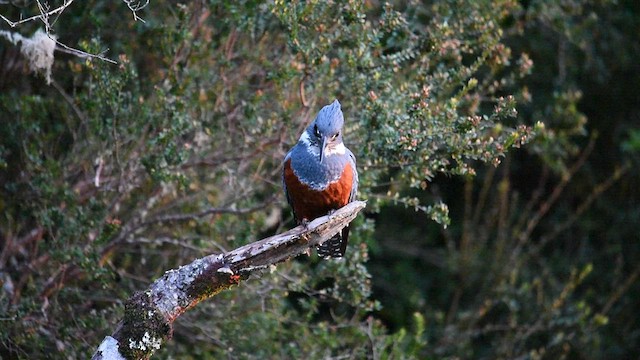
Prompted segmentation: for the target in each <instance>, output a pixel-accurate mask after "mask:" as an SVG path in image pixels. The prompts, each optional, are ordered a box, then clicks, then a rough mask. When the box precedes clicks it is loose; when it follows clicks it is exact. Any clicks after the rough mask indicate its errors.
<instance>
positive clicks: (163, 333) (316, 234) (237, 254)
mask: <svg viewBox="0 0 640 360" xmlns="http://www.w3.org/2000/svg"><path fill="white" fill-rule="evenodd" d="M365 205H366V203H365V202H363V201H354V202H352V203H350V204H348V205H347V206H345V207H343V208H341V209H339V210H337V211H336V212H335V213H333V214H331V215H327V216H323V217H320V218H317V219H315V220H313V221H312V222H311V223H309V224H308V225H307V227H306V228H305V227H304V226H298V227H296V228H294V229H292V230H289V231H287V232H284V233H282V234H278V235H274V236H272V237H269V238H265V239H262V240H259V241H256V242H253V243H251V244H247V245H245V246H242V247H240V248H238V249H235V250H233V251H230V252H228V253H226V254H212V255H208V256H206V257H204V258H201V259H197V260H195V261H194V262H192V263H191V264H189V265H185V266H181V267H180V268H178V269H173V270H169V271H167V272H166V273H165V274H164V275H163V276H162V277H161V278H160V279H158V280H156V281H155V282H154V283H153V284H151V286H150V287H149V288H148V289H147V290H145V291H142V292H137V293H136V294H134V295H133V296H132V297H131V298H129V300H127V302H126V304H125V311H124V317H123V319H122V320H121V321H120V324H119V325H118V328H117V329H116V330H115V332H114V333H113V335H112V336H107V337H105V339H104V340H103V341H102V344H100V347H99V348H98V350H97V351H96V353H95V354H94V355H93V359H94V360H98V359H100V360H107V359H148V358H149V357H151V355H152V354H153V352H154V351H155V350H157V349H159V348H160V346H161V345H162V342H163V341H165V340H167V339H169V338H170V337H171V332H172V324H173V322H174V321H175V319H177V318H178V317H179V316H180V315H181V314H182V313H184V312H185V311H187V310H188V309H190V308H192V307H194V306H196V305H197V304H198V303H200V302H201V301H203V300H205V299H208V298H210V297H212V296H214V295H216V294H217V293H219V292H221V291H223V290H226V289H228V288H230V287H231V286H233V285H236V284H238V283H240V281H241V280H245V279H247V278H248V277H249V276H250V275H251V274H252V273H254V272H255V271H256V270H262V269H265V268H268V267H269V266H271V265H274V264H277V263H280V262H282V261H285V260H288V259H290V258H293V257H295V256H298V255H300V254H303V253H305V252H306V251H307V250H308V249H310V248H313V247H315V246H317V245H320V244H322V243H323V242H324V241H326V240H328V239H330V238H331V237H333V236H334V235H335V234H337V233H338V232H339V231H340V230H342V228H344V227H345V226H347V225H349V223H350V222H351V221H353V219H355V217H356V216H357V215H358V213H359V212H360V211H361V210H362V209H363V208H364V207H365Z"/></svg>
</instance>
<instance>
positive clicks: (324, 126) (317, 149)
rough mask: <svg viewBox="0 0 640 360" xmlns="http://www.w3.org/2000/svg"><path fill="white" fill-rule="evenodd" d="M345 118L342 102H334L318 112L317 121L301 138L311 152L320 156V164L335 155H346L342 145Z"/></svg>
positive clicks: (312, 123) (314, 121)
mask: <svg viewBox="0 0 640 360" xmlns="http://www.w3.org/2000/svg"><path fill="white" fill-rule="evenodd" d="M343 124H344V117H343V115H342V110H341V109H340V102H339V101H338V100H334V101H333V103H331V104H329V105H326V106H325V107H323V108H322V109H320V111H319V112H318V116H316V118H315V120H313V122H311V124H310V125H309V127H307V130H306V131H305V132H304V133H303V134H302V136H301V137H300V141H302V142H304V143H305V145H307V147H308V148H309V150H310V151H311V152H312V153H313V154H314V155H317V156H319V158H320V162H323V161H324V160H325V159H326V158H327V157H329V156H333V155H342V154H344V153H345V147H344V144H343V143H342V125H343Z"/></svg>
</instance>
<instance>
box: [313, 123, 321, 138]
mask: <svg viewBox="0 0 640 360" xmlns="http://www.w3.org/2000/svg"><path fill="white" fill-rule="evenodd" d="M313 133H314V134H315V135H316V137H320V131H318V125H313Z"/></svg>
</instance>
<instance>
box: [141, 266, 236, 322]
mask: <svg viewBox="0 0 640 360" xmlns="http://www.w3.org/2000/svg"><path fill="white" fill-rule="evenodd" d="M222 258H223V256H222V255H215V256H207V257H204V258H202V259H197V260H195V261H194V262H192V263H191V264H189V265H184V266H181V267H180V268H178V269H174V270H169V271H167V272H165V274H164V275H163V276H162V277H161V278H160V279H158V280H157V281H156V282H155V283H154V284H153V285H152V287H151V292H150V294H149V296H150V298H151V299H150V300H151V303H152V304H154V306H155V308H156V309H157V310H158V311H159V312H160V313H161V314H162V315H163V316H164V317H165V318H172V317H173V315H174V313H176V312H177V313H179V312H180V311H181V310H182V309H183V308H184V307H185V306H187V305H188V304H189V303H190V302H191V300H192V299H190V298H189V295H188V294H187V292H186V289H189V287H190V286H191V284H192V283H193V282H194V281H195V280H196V279H197V278H198V277H199V276H200V275H202V273H203V272H204V271H205V270H206V269H207V268H208V267H209V266H210V265H211V264H214V263H216V262H219V261H221V260H222Z"/></svg>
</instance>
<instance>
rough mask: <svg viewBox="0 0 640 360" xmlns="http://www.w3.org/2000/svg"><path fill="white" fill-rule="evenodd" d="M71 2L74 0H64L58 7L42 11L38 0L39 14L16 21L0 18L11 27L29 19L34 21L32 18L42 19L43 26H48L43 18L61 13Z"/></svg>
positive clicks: (42, 8)
mask: <svg viewBox="0 0 640 360" xmlns="http://www.w3.org/2000/svg"><path fill="white" fill-rule="evenodd" d="M73 2H74V0H65V2H64V3H63V4H62V5H60V6H59V7H57V8H55V9H53V10H51V11H44V12H43V10H44V7H43V6H42V5H41V4H40V2H39V1H38V8H39V9H40V14H39V15H34V16H31V17H28V18H24V19H22V20H18V21H11V20H9V19H7V18H6V17H5V16H3V15H0V19H2V20H4V21H5V22H6V23H7V24H9V26H11V27H12V28H14V27H16V26H18V25H22V24H24V23H27V22H30V21H34V20H42V21H43V22H44V23H45V26H48V22H45V20H46V19H48V18H49V16H51V15H55V14H61V13H62V12H63V11H64V10H65V9H66V8H68V7H69V5H71V3H73Z"/></svg>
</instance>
